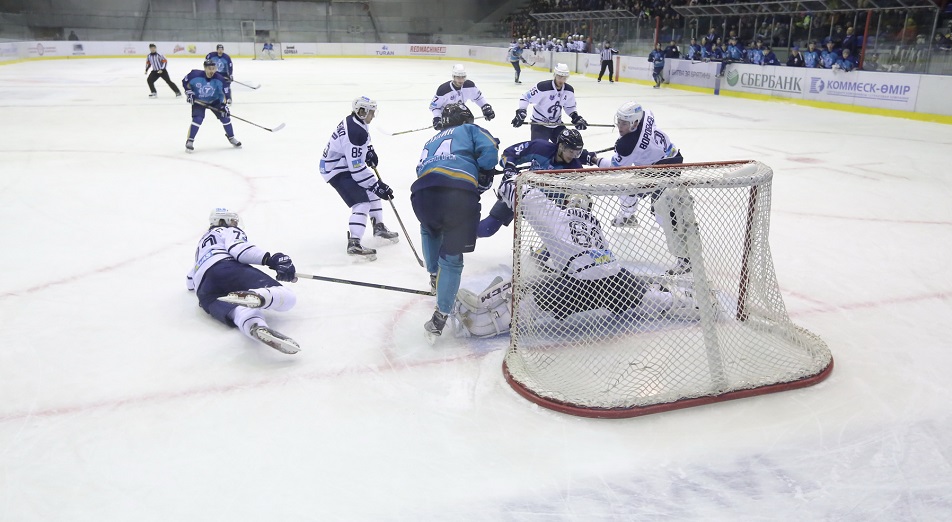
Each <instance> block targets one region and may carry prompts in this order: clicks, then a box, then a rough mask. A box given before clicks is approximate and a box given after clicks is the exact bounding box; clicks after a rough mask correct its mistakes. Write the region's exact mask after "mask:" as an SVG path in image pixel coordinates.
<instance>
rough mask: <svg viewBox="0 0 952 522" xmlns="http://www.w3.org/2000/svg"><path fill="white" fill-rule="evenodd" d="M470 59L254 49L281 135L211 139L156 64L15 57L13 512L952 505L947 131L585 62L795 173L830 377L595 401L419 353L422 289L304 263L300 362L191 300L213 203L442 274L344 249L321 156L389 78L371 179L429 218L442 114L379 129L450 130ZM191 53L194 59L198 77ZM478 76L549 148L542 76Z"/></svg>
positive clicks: (437, 516) (783, 185)
mask: <svg viewBox="0 0 952 522" xmlns="http://www.w3.org/2000/svg"><path fill="white" fill-rule="evenodd" d="M451 66H452V62H449V61H412V60H399V59H385V60H372V59H362V60H348V59H326V60H317V59H314V60H286V61H282V62H253V61H244V60H239V61H238V63H237V67H236V69H237V78H238V79H239V80H244V81H249V80H250V81H255V82H260V83H261V84H262V85H263V86H262V87H261V89H259V90H257V91H251V90H249V89H246V88H243V87H241V86H237V87H236V92H235V96H234V97H235V104H234V107H233V109H234V113H235V114H236V115H238V116H241V117H243V118H246V119H250V120H252V121H255V122H257V123H260V124H262V125H265V126H269V127H270V126H275V125H277V124H278V123H281V122H285V123H287V127H286V128H285V129H284V130H282V131H281V132H279V133H275V134H271V133H268V132H266V131H263V130H261V129H257V128H255V127H252V126H249V125H247V124H244V123H242V122H239V121H236V122H235V129H236V132H237V136H238V137H239V139H241V141H242V142H243V143H244V148H243V149H241V150H235V149H233V148H232V147H231V146H230V145H229V144H228V143H227V141H226V140H225V138H224V136H223V133H222V130H221V125H220V124H219V123H218V121H217V120H215V119H214V118H212V117H211V116H209V117H206V120H205V123H204V125H203V126H202V129H201V131H200V133H199V135H198V139H197V141H196V143H195V146H196V152H195V153H194V154H192V155H187V154H186V153H185V150H184V141H185V133H186V131H187V129H188V125H189V121H190V117H189V110H188V106H187V105H186V104H185V102H184V99H175V98H173V95H172V93H171V91H170V90H169V89H168V88H167V86H166V85H165V84H164V83H162V82H159V83H158V84H157V89H158V91H159V98H158V99H156V100H150V99H148V98H147V96H146V95H147V93H148V91H147V88H146V85H145V77H144V76H143V75H142V74H141V72H140V71H141V70H142V68H143V65H142V61H141V59H135V60H132V59H128V60H108V59H103V60H69V61H41V62H30V63H20V64H12V65H5V66H0V136H2V139H0V248H2V250H3V254H2V255H0V274H2V276H0V520H3V521H18V522H19V521H36V520H69V521H103V520H110V521H111V520H123V521H125V520H137V521H153V520H154V521H171V520H201V521H212V520H220V521H234V520H269V521H270V520H345V521H351V520H387V521H392V520H396V521H420V520H480V521H483V520H485V521H499V520H518V521H523V520H527V521H556V520H573V521H603V520H676V519H678V520H679V519H694V520H737V519H744V520H784V519H785V520H821V519H822V520H863V521H866V520H889V521H891V520H949V519H950V518H952V413H950V401H952V384H950V382H952V341H950V332H952V329H950V322H952V269H950V262H949V260H950V258H952V190H950V187H952V174H950V170H949V158H950V151H952V127H950V126H944V125H939V124H931V123H922V122H916V121H911V120H904V119H894V118H886V117H879V116H869V115H863V114H852V113H847V112H838V111H830V110H821V109H813V108H806V107H800V106H796V105H791V104H785V103H768V102H756V101H748V100H739V99H732V98H726V97H713V96H710V95H701V94H695V93H688V92H683V91H678V90H674V89H668V88H665V89H661V90H660V91H659V90H654V89H651V88H650V86H645V85H632V84H617V83H616V84H614V85H612V84H607V83H595V80H594V79H592V78H586V77H580V76H573V78H572V79H571V80H570V82H571V83H572V84H573V85H574V86H575V89H576V94H577V96H578V100H579V110H580V113H581V114H582V115H583V116H585V118H586V119H587V120H588V121H589V122H591V123H611V121H612V116H613V114H614V110H615V108H616V107H617V106H619V105H621V104H622V103H623V102H624V101H627V100H630V99H634V100H637V101H639V102H641V103H642V104H644V105H645V106H647V107H649V108H651V109H652V110H654V111H655V114H656V115H657V117H658V120H659V125H660V126H661V128H662V129H664V130H665V131H666V132H668V134H669V135H671V136H672V138H673V139H674V140H675V142H676V144H677V145H678V146H679V147H681V149H682V150H683V153H684V156H685V158H686V159H687V161H691V162H694V161H716V160H729V159H747V158H753V159H758V160H761V161H763V162H765V163H767V164H768V165H770V166H772V167H773V168H774V170H775V173H776V176H775V181H774V191H773V195H774V199H773V214H772V228H771V243H772V247H773V254H774V261H775V264H776V269H777V274H778V277H779V280H780V285H781V288H782V290H783V293H784V298H785V300H786V304H787V307H788V309H789V311H790V313H791V316H792V317H793V319H794V320H795V321H796V322H797V323H798V324H800V325H802V326H804V327H805V328H807V329H809V330H811V331H813V332H816V333H817V334H819V335H820V336H821V337H822V338H823V339H824V340H825V341H826V342H827V343H828V344H829V346H830V348H831V350H832V352H833V356H834V358H835V361H836V367H835V369H834V371H833V373H832V375H831V376H830V378H829V379H828V380H826V381H824V382H822V383H820V384H819V385H817V386H814V387H811V388H805V389H801V390H796V391H790V392H784V393H777V394H771V395H766V396H761V397H756V398H752V399H744V400H737V401H730V402H727V403H721V404H716V405H710V406H704V407H698V408H693V409H687V410H680V411H675V412H669V413H663V414H658V415H651V416H647V417H641V418H634V419H628V420H614V421H611V420H591V419H582V418H576V417H570V416H566V415H562V414H559V413H555V412H552V411H549V410H545V409H542V408H540V407H537V406H535V405H533V404H531V403H529V402H527V401H526V400H524V399H522V398H521V397H520V396H518V395H517V394H516V393H515V392H514V391H513V390H512V389H511V388H510V387H509V386H508V385H507V384H506V382H505V381H504V379H503V376H502V373H501V369H500V368H501V361H502V356H503V348H504V347H505V346H506V342H507V340H506V339H501V340H492V341H467V340H457V339H442V340H441V341H440V342H439V343H438V344H437V346H435V347H430V346H428V345H427V344H426V343H425V342H424V340H423V335H422V325H423V323H424V322H425V321H426V320H427V318H428V317H429V315H430V313H431V311H432V307H433V301H432V298H429V297H424V296H414V295H411V294H401V293H395V292H386V291H381V290H374V289H365V288H358V287H354V286H348V285H341V284H334V283H326V282H319V281H310V280H306V281H301V282H299V283H297V284H296V285H293V288H294V290H295V292H296V294H297V296H298V306H297V307H296V308H295V309H293V310H291V311H290V312H288V313H284V314H276V313H270V314H268V318H269V321H270V324H271V325H272V326H273V327H275V328H277V329H278V330H280V331H282V332H284V333H286V334H289V335H291V336H292V337H294V338H295V339H296V340H298V341H299V342H300V344H301V346H302V351H301V353H299V354H297V355H296V356H286V355H283V354H280V353H278V352H276V351H274V350H270V349H268V348H267V347H265V346H263V345H261V344H257V343H255V342H253V341H251V340H249V339H247V338H245V337H243V336H242V335H241V334H240V333H239V332H238V331H236V330H234V329H228V328H226V327H225V326H223V325H221V324H219V323H217V322H216V321H214V320H213V319H211V318H210V317H209V316H207V315H206V314H205V313H204V312H202V311H201V309H199V308H198V306H197V303H196V299H195V296H194V294H193V293H191V292H188V291H186V289H185V273H186V271H187V270H188V267H189V265H190V263H191V262H192V259H193V254H194V248H195V244H194V243H195V241H196V239H197V238H198V237H199V236H200V235H201V233H202V232H203V231H204V229H205V219H206V216H207V213H208V210H209V209H210V208H211V207H214V206H228V207H231V208H233V209H236V210H238V211H240V212H241V214H242V216H243V218H244V220H245V228H246V231H247V232H248V234H249V236H250V238H251V240H252V241H253V242H255V243H256V244H258V245H260V246H262V247H263V248H265V249H269V250H271V251H276V250H280V251H283V252H285V253H288V254H290V255H291V256H292V257H293V259H294V261H295V264H296V265H297V267H298V270H300V271H302V272H309V273H316V274H321V275H327V276H331V277H340V278H348V279H357V280H362V281H370V282H379V283H387V284H391V285H397V286H404V287H412V288H420V289H426V288H427V286H428V285H427V275H426V272H425V271H424V270H423V269H421V268H420V267H419V266H417V264H416V262H415V260H414V258H413V255H412V253H411V252H410V250H409V248H408V247H407V244H406V242H401V243H400V244H397V245H393V246H381V247H380V248H379V260H378V261H376V262H375V263H365V264H355V263H354V262H353V261H352V260H351V259H350V258H348V257H347V256H346V255H345V253H344V247H345V243H346V240H345V231H346V222H347V219H348V210H347V208H346V207H345V206H344V205H343V203H341V201H340V200H339V198H338V197H337V195H336V193H335V192H334V191H333V190H332V189H331V188H330V187H329V186H327V185H326V184H324V183H323V182H322V181H321V178H320V175H319V174H318V172H317V162H318V159H319V156H320V153H321V151H322V150H323V147H324V145H325V143H326V141H327V138H328V136H329V134H330V133H331V131H332V130H333V128H334V126H335V125H336V124H337V122H338V121H340V119H341V118H343V117H344V116H345V115H346V114H347V113H348V112H349V110H350V102H351V101H352V100H353V98H355V97H356V96H359V95H367V96H371V97H373V98H375V99H377V100H378V101H379V103H380V115H379V117H378V119H377V120H375V121H374V122H373V124H372V126H371V129H372V137H373V140H374V144H375V147H376V149H377V151H378V153H379V155H380V158H381V164H380V172H381V174H382V175H383V177H384V179H385V181H386V182H388V183H389V184H390V185H392V186H393V188H394V191H395V192H396V194H397V199H396V200H395V202H396V205H397V208H398V210H399V211H400V214H401V217H402V218H403V220H404V222H405V223H406V224H407V226H408V227H410V229H411V231H412V230H414V229H416V228H417V224H416V223H417V222H416V220H415V218H414V216H413V212H412V209H411V207H410V203H409V197H408V196H409V186H410V183H411V181H412V180H413V179H414V169H413V168H414V165H415V163H416V161H417V159H418V157H419V151H420V149H421V146H422V143H423V142H424V141H425V140H426V139H427V138H428V137H429V135H430V133H428V132H416V133H410V134H404V135H399V136H388V135H387V134H385V132H384V131H389V132H391V133H393V132H397V131H402V130H407V129H414V128H419V127H423V126H426V125H428V124H429V123H430V119H431V118H430V114H429V111H428V110H427V105H428V103H429V101H430V97H431V96H432V94H433V92H434V91H435V88H436V86H437V85H438V84H439V83H441V82H443V81H445V80H447V79H449V76H450V74H449V73H450V68H451ZM193 67H199V60H197V59H193V60H186V59H184V58H177V57H173V58H172V59H171V64H170V69H171V71H172V77H173V79H174V80H175V81H179V80H180V79H181V77H182V76H184V75H185V73H186V72H188V70H189V69H191V68H193ZM466 68H467V70H468V71H469V75H470V78H471V79H472V80H474V81H475V82H476V83H477V85H478V86H479V87H480V88H481V89H482V90H483V93H484V94H485V95H486V96H487V98H488V99H489V100H490V102H491V103H492V104H493V107H494V108H495V110H496V113H497V115H498V116H497V118H498V119H496V120H495V121H493V122H490V123H485V126H486V127H487V128H489V129H490V130H491V131H492V132H494V133H495V134H496V136H498V137H499V138H501V140H502V143H503V145H504V146H505V145H509V144H512V143H514V142H516V141H518V140H522V139H526V138H527V137H528V129H527V128H526V127H522V128H520V129H514V128H512V127H511V126H510V125H509V120H510V119H511V118H512V115H513V113H514V110H515V109H516V100H517V99H518V97H519V95H520V94H521V93H522V92H524V91H525V90H527V89H528V88H529V87H530V85H531V83H532V82H536V81H539V80H542V79H544V78H546V77H548V75H547V74H545V73H543V72H540V71H533V70H527V71H524V73H523V81H524V83H523V84H522V85H515V84H513V83H512V71H511V69H510V68H508V67H506V66H494V65H486V64H477V63H472V64H467V65H466ZM474 109H475V108H474ZM584 136H585V139H586V145H587V146H588V147H589V148H591V149H600V148H605V147H609V146H611V145H612V143H613V141H614V137H613V136H614V135H613V130H612V129H606V128H592V129H589V130H587V131H585V132H584ZM491 198H492V195H491V193H487V194H485V195H484V198H483V207H484V212H485V211H486V210H487V209H488V207H489V205H490V204H491V203H492V199H491ZM385 213H386V215H387V224H388V225H389V226H390V228H391V229H394V230H397V229H398V226H397V223H396V220H395V219H393V218H392V217H391V216H392V213H391V211H390V209H389V205H387V206H385ZM646 217H647V216H646ZM411 239H412V240H413V242H414V244H415V245H416V247H417V248H420V239H419V235H418V234H414V235H413V236H412V237H411ZM368 243H369V244H370V246H374V244H373V241H368ZM510 245H511V235H509V234H508V233H501V234H497V236H495V237H493V238H490V239H485V240H480V243H479V245H478V247H477V251H476V252H475V253H473V254H469V255H467V257H466V268H465V271H464V274H463V286H464V287H468V288H471V289H479V288H481V285H483V284H485V283H486V282H488V281H489V280H491V279H492V277H493V276H494V275H495V274H496V273H499V272H500V271H504V270H505V267H506V266H507V265H508V264H509V263H510V261H511V257H510V256H511V254H510Z"/></svg>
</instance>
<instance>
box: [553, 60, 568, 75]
mask: <svg viewBox="0 0 952 522" xmlns="http://www.w3.org/2000/svg"><path fill="white" fill-rule="evenodd" d="M554 72H555V75H556V76H562V77H564V78H568V77H569V75H570V74H571V72H569V66H568V65H565V64H564V63H559V64H556V65H555V71H554Z"/></svg>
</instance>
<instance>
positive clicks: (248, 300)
mask: <svg viewBox="0 0 952 522" xmlns="http://www.w3.org/2000/svg"><path fill="white" fill-rule="evenodd" d="M218 300H219V301H223V302H226V303H231V304H236V305H238V306H244V307H246V308H261V307H262V306H264V298H263V297H261V296H260V295H258V294H256V293H254V292H252V291H251V290H240V291H238V292H232V293H230V294H228V295H224V296H222V297H219V298H218Z"/></svg>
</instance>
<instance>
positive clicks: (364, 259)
mask: <svg viewBox="0 0 952 522" xmlns="http://www.w3.org/2000/svg"><path fill="white" fill-rule="evenodd" d="M347 255H349V256H350V257H352V258H354V261H355V262H357V263H369V262H370V261H376V260H377V254H367V255H361V254H347Z"/></svg>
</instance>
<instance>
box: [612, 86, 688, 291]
mask: <svg viewBox="0 0 952 522" xmlns="http://www.w3.org/2000/svg"><path fill="white" fill-rule="evenodd" d="M615 124H616V126H617V127H618V134H619V135H620V137H619V138H618V140H617V141H616V142H615V154H614V155H613V156H612V157H611V158H610V159H609V158H601V159H598V160H597V165H598V166H599V167H602V168H605V167H628V166H645V165H671V164H680V163H684V157H682V156H681V151H680V150H679V149H678V147H676V146H675V145H674V142H672V141H671V138H669V137H668V135H667V134H665V133H664V131H662V130H661V129H659V128H658V124H657V121H655V117H654V114H653V113H652V112H651V111H650V110H647V109H644V108H642V106H641V105H639V104H638V103H635V102H626V103H625V104H623V105H622V106H621V107H619V108H618V111H617V112H616V113H615ZM641 196H642V194H632V195H628V196H620V197H619V200H620V202H621V210H620V212H619V214H618V216H617V217H616V218H615V219H614V221H613V222H612V224H613V225H615V226H637V224H638V221H637V219H636V218H635V211H636V210H637V207H638V200H639V199H640V198H641ZM689 198H690V196H688V195H687V194H680V193H675V191H671V190H662V191H653V192H651V208H652V211H653V212H654V214H655V218H656V219H657V220H658V223H659V224H660V225H661V228H662V229H663V230H664V232H665V237H666V239H667V242H668V250H669V251H670V252H671V254H672V255H674V256H675V257H676V258H677V265H676V266H675V267H674V268H672V269H671V270H669V273H671V274H683V273H686V272H690V271H691V262H690V259H689V256H688V253H687V245H686V242H685V237H684V232H685V231H684V230H683V229H682V228H683V227H681V226H679V225H680V224H682V223H683V221H684V220H683V219H680V217H679V216H680V213H681V209H682V206H683V205H684V204H686V203H689V201H690V200H689Z"/></svg>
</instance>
